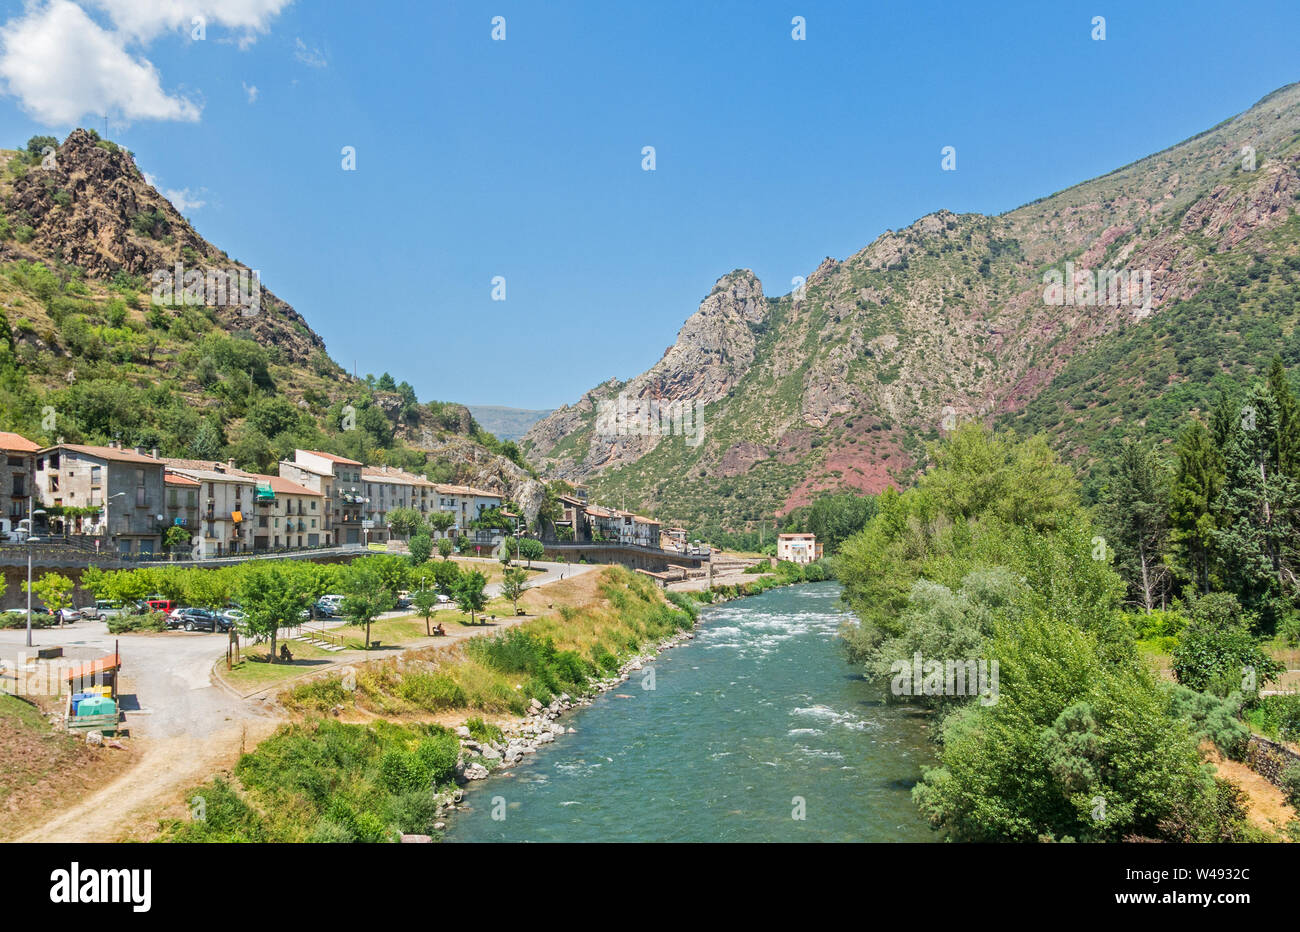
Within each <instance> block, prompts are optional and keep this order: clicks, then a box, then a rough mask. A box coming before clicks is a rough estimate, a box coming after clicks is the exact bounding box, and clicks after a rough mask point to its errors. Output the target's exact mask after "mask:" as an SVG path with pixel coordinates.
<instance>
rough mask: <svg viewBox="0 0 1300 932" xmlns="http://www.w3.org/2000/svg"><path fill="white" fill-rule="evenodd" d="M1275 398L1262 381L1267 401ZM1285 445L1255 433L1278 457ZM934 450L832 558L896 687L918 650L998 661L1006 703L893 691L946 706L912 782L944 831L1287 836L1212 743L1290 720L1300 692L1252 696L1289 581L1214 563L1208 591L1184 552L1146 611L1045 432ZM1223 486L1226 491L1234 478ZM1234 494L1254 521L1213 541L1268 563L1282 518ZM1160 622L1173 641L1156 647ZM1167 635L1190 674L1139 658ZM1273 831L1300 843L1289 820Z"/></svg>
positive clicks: (990, 836)
mask: <svg viewBox="0 0 1300 932" xmlns="http://www.w3.org/2000/svg"><path fill="white" fill-rule="evenodd" d="M1263 394H1264V390H1263V389H1258V388H1257V389H1254V390H1252V394H1251V395H1250V398H1251V399H1253V401H1254V402H1255V403H1257V404H1259V405H1260V406H1261V408H1260V410H1261V411H1262V410H1264V408H1265V407H1266V403H1265V401H1264V397H1263ZM1261 423H1262V422H1261ZM1191 430H1192V431H1193V435H1195V431H1196V428H1195V427H1193V428H1191ZM1270 437H1271V435H1269V436H1263V437H1260V438H1256V439H1259V440H1261V443H1262V444H1263V445H1262V446H1261V447H1260V451H1261V455H1264V456H1265V457H1267V454H1268V450H1269V444H1268V442H1267V441H1268V440H1269V439H1270ZM1236 442H1237V441H1229V443H1228V446H1229V448H1230V449H1235V448H1234V447H1233V444H1234V443H1236ZM1241 455H1244V454H1241ZM930 456H931V461H932V465H931V468H930V469H929V470H928V471H927V472H926V473H925V474H924V475H923V476H922V477H921V478H920V480H919V481H918V482H917V483H916V484H915V485H914V486H913V487H912V488H909V489H907V490H906V491H904V492H901V493H900V492H896V491H894V490H887V491H886V492H885V493H884V494H882V495H881V496H880V497H879V500H878V512H877V514H876V515H875V517H873V518H872V519H871V521H870V522H869V523H868V525H867V527H866V528H865V529H864V530H863V531H862V532H861V533H859V534H858V535H856V536H854V537H853V538H851V539H850V540H849V541H848V542H847V543H846V544H845V545H844V547H843V548H842V551H841V555H840V557H839V558H838V560H837V569H838V574H839V578H840V580H841V581H842V583H843V585H844V597H845V599H846V600H847V602H848V603H849V604H850V605H851V606H852V607H853V608H854V610H855V611H856V613H857V616H858V619H859V620H858V621H857V622H856V623H854V624H851V625H850V626H849V627H848V628H847V629H846V630H845V632H844V640H845V643H846V646H847V649H848V652H849V654H850V656H851V658H852V659H853V660H855V661H856V662H858V663H861V664H862V665H863V666H864V667H865V669H866V671H867V673H868V676H869V677H871V678H873V679H876V680H877V681H878V682H880V683H881V684H882V685H884V686H885V687H887V688H888V687H889V685H890V678H889V677H890V671H891V667H892V665H893V664H894V663H895V662H899V661H903V662H907V663H910V662H911V660H912V658H913V656H914V655H915V653H917V652H919V653H921V654H922V655H923V656H924V657H927V658H941V659H953V660H960V661H966V660H971V659H987V660H994V659H996V660H997V661H998V663H999V665H1000V679H1001V683H1000V693H999V695H998V697H997V701H996V702H993V703H991V704H985V703H982V702H980V701H977V700H974V699H973V698H971V697H963V696H954V695H944V694H942V693H943V692H944V690H942V689H938V690H935V691H934V692H935V694H933V695H911V696H906V697H900V698H902V699H903V701H906V702H910V703H914V704H918V705H921V706H925V707H929V708H931V709H933V710H934V712H935V714H936V715H938V716H940V726H939V728H938V729H936V732H937V740H938V745H939V748H938V760H939V765H938V766H937V767H934V768H932V769H929V770H928V771H926V773H925V774H924V777H923V779H922V780H921V782H920V783H919V784H918V785H917V786H916V788H915V789H914V791H913V797H914V799H915V801H916V803H917V805H918V806H919V807H920V809H921V810H922V811H923V812H924V813H925V814H926V815H927V816H928V817H929V819H930V820H931V822H932V824H933V825H935V826H936V827H937V828H939V829H940V830H942V831H943V832H945V833H946V834H947V835H948V836H949V837H951V838H953V839H957V840H974V841H993V840H1015V841H1034V840H1041V841H1071V840H1073V841H1119V840H1124V839H1135V838H1157V839H1162V840H1168V841H1251V840H1265V839H1269V838H1271V837H1273V836H1272V835H1270V834H1269V833H1268V832H1266V831H1263V830H1261V829H1259V828H1257V827H1255V826H1253V825H1252V824H1251V823H1250V822H1249V821H1248V819H1247V815H1246V809H1245V800H1244V798H1243V795H1242V793H1241V791H1240V790H1239V789H1238V788H1237V787H1236V786H1235V785H1233V784H1231V783H1229V782H1228V781H1226V780H1224V779H1222V778H1219V777H1217V776H1216V775H1215V773H1214V771H1213V768H1212V767H1211V766H1210V765H1208V764H1207V763H1206V762H1205V760H1204V754H1203V750H1204V749H1205V748H1207V747H1209V746H1210V745H1213V746H1215V747H1217V749H1218V750H1219V751H1220V752H1221V753H1222V754H1224V755H1225V756H1227V757H1229V758H1232V757H1237V758H1240V757H1241V756H1242V754H1243V752H1244V750H1245V746H1246V741H1247V738H1248V735H1249V732H1248V728H1247V725H1246V724H1245V722H1243V720H1242V714H1241V713H1242V709H1243V708H1245V709H1247V710H1249V711H1247V713H1246V717H1247V719H1248V720H1250V721H1251V722H1259V723H1261V724H1264V723H1272V724H1273V726H1274V728H1275V729H1281V728H1283V727H1294V722H1295V717H1294V705H1293V703H1292V701H1291V700H1294V699H1295V698H1296V697H1294V696H1292V697H1269V698H1265V699H1261V698H1260V697H1259V696H1258V690H1259V689H1260V688H1262V686H1263V685H1264V684H1265V683H1266V682H1267V681H1268V680H1269V679H1271V678H1272V677H1274V676H1275V675H1276V674H1277V672H1278V669H1279V668H1278V665H1277V664H1276V663H1275V662H1274V661H1272V660H1271V658H1270V656H1269V654H1268V652H1267V651H1266V650H1265V649H1264V647H1265V644H1266V641H1267V639H1268V638H1269V637H1271V636H1272V634H1273V632H1274V630H1275V629H1276V627H1277V626H1279V625H1283V626H1285V625H1287V624H1289V619H1291V618H1293V617H1294V615H1293V613H1294V611H1295V607H1296V606H1295V588H1294V585H1293V584H1290V585H1288V584H1287V582H1286V579H1287V577H1286V576H1285V575H1282V576H1280V577H1278V581H1277V584H1276V585H1275V586H1274V587H1273V588H1271V589H1270V588H1268V587H1263V588H1261V587H1260V585H1259V583H1258V577H1249V578H1243V577H1241V576H1238V575H1235V574H1233V573H1224V574H1222V575H1219V574H1216V573H1211V574H1210V575H1209V577H1208V585H1207V584H1206V580H1207V577H1206V575H1205V573H1204V572H1203V571H1198V570H1197V569H1196V567H1197V565H1198V564H1196V563H1195V562H1194V561H1193V562H1191V563H1187V564H1184V566H1185V567H1186V568H1185V569H1180V565H1179V564H1178V563H1177V562H1172V565H1170V566H1168V567H1167V572H1168V573H1169V574H1170V575H1171V577H1172V578H1173V579H1175V580H1177V579H1180V578H1181V579H1182V580H1183V581H1184V582H1186V583H1188V584H1189V585H1188V588H1187V589H1186V590H1185V591H1184V592H1183V595H1182V597H1181V598H1180V599H1179V600H1177V601H1176V602H1174V603H1173V604H1172V605H1170V606H1168V607H1167V608H1166V609H1165V610H1163V611H1161V610H1159V609H1156V610H1153V611H1148V609H1147V606H1146V605H1141V603H1139V604H1140V605H1141V607H1140V609H1138V610H1134V609H1133V608H1130V607H1129V606H1131V605H1132V604H1133V602H1132V600H1127V599H1126V597H1127V596H1131V595H1132V594H1133V589H1134V583H1135V576H1134V574H1133V572H1132V567H1133V565H1134V562H1133V561H1134V554H1133V552H1131V550H1130V549H1129V548H1130V547H1134V546H1136V545H1135V544H1134V543H1133V542H1132V541H1133V538H1132V537H1131V536H1126V535H1123V534H1120V535H1118V536H1117V537H1116V538H1115V539H1114V540H1113V541H1112V540H1111V539H1109V538H1107V537H1105V536H1104V534H1103V532H1102V528H1101V526H1099V525H1098V524H1097V523H1095V522H1094V519H1093V517H1092V515H1091V514H1090V513H1089V511H1088V510H1087V509H1086V508H1085V506H1084V503H1083V497H1082V494H1081V487H1080V483H1079V482H1078V480H1077V479H1076V478H1075V477H1074V475H1073V474H1072V472H1071V470H1070V469H1068V468H1067V467H1065V466H1064V465H1063V464H1061V463H1060V462H1058V461H1057V459H1056V457H1055V456H1054V455H1053V453H1052V452H1051V451H1050V449H1049V448H1048V446H1047V444H1046V441H1045V439H1044V438H1042V437H1032V438H1028V439H1021V438H1018V437H1016V436H1015V435H1014V434H1012V433H999V434H993V433H991V432H989V431H988V430H987V429H986V428H984V427H982V426H980V425H978V424H976V423H968V424H965V425H962V426H960V427H959V428H958V429H957V430H956V431H955V432H954V433H953V434H952V435H951V436H950V437H949V438H947V439H946V440H945V441H943V442H940V443H939V444H937V445H935V446H934V447H933V448H932V449H931V451H930ZM1246 472H1249V470H1246ZM1269 474H1270V470H1268V469H1266V470H1265V473H1264V475H1265V476H1268V475H1269ZM1243 481H1244V480H1243ZM1270 487H1273V486H1270ZM1222 488H1224V489H1225V491H1224V492H1223V493H1222V495H1223V499H1222V501H1223V502H1225V503H1226V502H1228V501H1230V500H1231V498H1232V496H1233V495H1234V494H1236V493H1238V492H1239V491H1240V489H1239V488H1237V489H1233V488H1231V484H1229V486H1224V487H1222ZM1115 494H1117V495H1118V488H1116V489H1115ZM1214 501H1215V502H1218V501H1219V499H1215V500H1214ZM1257 504H1258V501H1257ZM1126 507H1127V506H1126ZM1223 507H1225V508H1227V509H1228V511H1227V512H1226V514H1227V515H1230V516H1236V517H1237V518H1238V519H1240V521H1241V523H1242V526H1241V527H1238V528H1237V532H1236V533H1227V534H1224V535H1222V536H1221V537H1217V538H1215V539H1216V540H1218V541H1219V542H1220V544H1221V545H1222V546H1223V547H1224V548H1226V547H1229V546H1232V547H1236V548H1237V551H1236V558H1238V559H1241V560H1246V559H1247V557H1248V556H1250V557H1251V558H1252V559H1251V562H1252V565H1257V564H1260V562H1261V561H1264V560H1265V558H1266V557H1267V555H1268V553H1269V550H1268V547H1269V542H1270V540H1271V538H1270V537H1269V535H1265V534H1256V535H1253V536H1252V535H1251V534H1249V533H1246V529H1249V528H1250V527H1252V526H1256V525H1259V524H1262V523H1263V522H1265V521H1266V520H1268V519H1267V518H1266V517H1265V513H1266V509H1260V508H1258V507H1257V508H1256V509H1255V512H1254V517H1253V518H1252V517H1250V516H1249V515H1246V514H1245V512H1243V511H1233V510H1231V508H1230V507H1229V506H1228V505H1227V504H1224V506H1223ZM1126 513H1127V514H1129V515H1132V514H1142V513H1144V512H1142V511H1141V510H1140V509H1138V510H1137V511H1134V510H1133V509H1131V508H1130V509H1128V511H1127V512H1126ZM1114 518H1115V515H1114V514H1113V513H1111V515H1110V517H1109V518H1106V517H1105V516H1103V524H1104V523H1106V521H1108V520H1112V521H1113V520H1114ZM1273 519H1274V520H1281V519H1280V517H1279V516H1278V515H1277V514H1276V512H1275V513H1274V514H1273ZM1287 520H1294V512H1293V511H1292V512H1291V517H1290V518H1289V519H1287ZM1202 523H1204V522H1202ZM1219 526H1222V527H1224V528H1225V529H1227V528H1230V527H1232V526H1233V525H1232V522H1231V521H1229V520H1225V521H1224V522H1223V523H1222V524H1221V525H1219ZM1292 540H1293V541H1294V537H1292ZM1218 552H1220V553H1221V554H1222V557H1223V559H1227V558H1228V552H1227V551H1226V550H1222V551H1218ZM1216 565H1218V564H1217V563H1216ZM1268 565H1271V563H1270V564H1268ZM1234 586H1236V587H1238V588H1237V589H1236V591H1233V587H1234ZM1239 600H1240V601H1239ZM1243 604H1247V605H1250V606H1252V607H1253V608H1255V609H1257V610H1254V611H1243V608H1242V606H1243ZM1155 630H1158V631H1159V632H1160V636H1161V637H1165V638H1168V639H1167V640H1163V641H1156V642H1153V640H1152V637H1153V634H1152V633H1153V631H1155ZM1171 649H1172V657H1173V663H1172V665H1173V670H1174V673H1175V675H1176V678H1177V680H1178V682H1177V683H1169V682H1162V681H1161V679H1160V678H1159V677H1158V676H1157V675H1156V674H1155V673H1154V672H1153V669H1152V666H1151V665H1150V664H1148V662H1147V660H1146V658H1147V657H1149V656H1151V654H1152V652H1153V651H1154V652H1159V651H1162V650H1163V651H1166V652H1167V651H1169V650H1171ZM1244 673H1249V674H1252V675H1253V680H1254V682H1250V681H1249V680H1250V679H1251V677H1246V680H1247V681H1245V682H1243V674H1244ZM891 698H892V696H891ZM1286 710H1292V711H1290V712H1288V711H1286ZM1284 722H1289V723H1291V724H1289V725H1284V724H1283V723H1284ZM1291 736H1292V738H1293V739H1294V737H1295V733H1294V732H1291ZM1291 798H1292V802H1293V803H1294V802H1296V801H1297V799H1296V796H1295V794H1294V793H1293V794H1292V797H1291ZM1278 828H1279V830H1280V831H1281V832H1284V833H1287V834H1290V835H1292V836H1293V837H1294V836H1296V835H1297V831H1296V830H1297V823H1296V821H1295V820H1292V822H1291V823H1290V824H1289V825H1288V826H1279V827H1278Z"/></svg>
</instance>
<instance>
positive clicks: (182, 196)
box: [163, 188, 208, 214]
mask: <svg viewBox="0 0 1300 932" xmlns="http://www.w3.org/2000/svg"><path fill="white" fill-rule="evenodd" d="M163 197H165V198H167V200H169V201H171V202H172V206H173V207H175V208H176V210H177V211H179V212H180V213H182V214H183V213H185V212H186V211H187V210H198V209H199V208H200V207H203V206H204V205H206V204H207V203H208V202H207V201H205V200H201V199H200V198H199V196H198V195H197V194H196V193H195V192H193V191H191V190H190V189H189V188H181V189H180V190H179V191H172V190H167V191H164V192H163Z"/></svg>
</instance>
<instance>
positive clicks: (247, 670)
mask: <svg viewBox="0 0 1300 932" xmlns="http://www.w3.org/2000/svg"><path fill="white" fill-rule="evenodd" d="M280 644H288V645H289V652H290V653H291V654H293V662H292V663H267V662H266V660H265V658H266V655H267V652H268V651H270V649H271V646H270V644H258V645H257V646H256V647H249V648H246V649H244V650H242V651H241V652H240V653H241V657H242V659H241V660H240V661H239V663H237V664H235V666H234V667H233V668H232V669H230V670H227V669H226V668H225V664H224V663H219V664H217V673H218V674H219V675H220V676H222V677H224V678H225V680H226V682H227V683H229V684H230V685H231V686H233V687H235V688H236V689H238V690H239V691H240V692H249V691H251V690H255V689H257V688H259V687H263V686H273V685H275V684H276V683H282V682H284V681H285V680H290V679H293V678H294V677H295V676H301V675H302V674H304V673H310V672H311V670H312V669H313V668H315V667H321V666H324V665H325V664H327V663H333V662H334V661H336V660H337V659H338V657H337V655H336V654H333V653H331V652H330V651H327V650H321V649H320V648H319V647H314V646H312V645H311V644H307V643H305V642H303V641H295V640H292V639H289V640H284V639H281V640H280V641H279V642H277V644H276V647H277V648H278V647H279V645H280Z"/></svg>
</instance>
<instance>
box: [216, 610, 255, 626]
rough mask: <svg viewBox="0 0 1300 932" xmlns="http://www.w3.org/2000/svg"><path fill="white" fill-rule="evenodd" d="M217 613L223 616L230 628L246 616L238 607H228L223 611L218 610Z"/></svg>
mask: <svg viewBox="0 0 1300 932" xmlns="http://www.w3.org/2000/svg"><path fill="white" fill-rule="evenodd" d="M217 614H218V615H220V616H221V617H222V618H224V619H225V620H226V622H227V624H229V625H230V626H231V627H232V628H233V627H235V626H236V625H238V624H240V623H241V622H242V621H243V620H244V619H245V618H247V617H248V613H247V612H245V611H243V610H242V609H238V608H228V609H226V610H225V611H224V612H218V613H217Z"/></svg>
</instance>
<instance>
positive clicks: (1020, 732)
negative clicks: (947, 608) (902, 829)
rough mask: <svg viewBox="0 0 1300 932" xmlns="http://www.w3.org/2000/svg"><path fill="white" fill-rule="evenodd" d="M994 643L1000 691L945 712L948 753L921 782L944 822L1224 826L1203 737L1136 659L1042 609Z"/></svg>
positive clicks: (1013, 833) (1076, 831)
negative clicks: (1112, 654) (1118, 657)
mask: <svg viewBox="0 0 1300 932" xmlns="http://www.w3.org/2000/svg"><path fill="white" fill-rule="evenodd" d="M989 652H990V655H991V656H993V657H996V658H998V660H999V665H1000V667H999V678H1000V684H999V694H998V696H997V700H996V701H995V702H993V703H991V704H987V705H986V704H982V703H978V702H976V703H969V704H967V705H964V706H962V707H961V708H960V709H958V710H957V711H956V712H954V713H953V714H952V715H950V716H948V717H947V718H946V719H945V720H944V723H943V742H942V744H941V750H940V752H939V760H940V766H938V767H936V768H933V769H930V770H927V771H926V772H925V774H924V776H923V779H922V781H921V783H920V784H918V785H917V786H916V788H915V789H914V790H913V797H914V798H915V799H916V801H917V803H918V805H919V806H920V808H921V810H922V812H924V813H925V814H926V815H927V816H928V817H929V818H930V820H931V822H932V823H933V824H934V825H935V826H936V827H938V828H940V829H942V830H944V831H945V832H946V833H947V834H948V835H949V836H950V837H952V838H955V839H960V840H969V841H994V840H997V841H1009V840H1011V841H1037V840H1056V841H1065V840H1069V839H1072V840H1076V841H1119V840H1121V839H1123V838H1125V837H1127V836H1129V835H1140V836H1147V837H1155V838H1167V839H1169V840H1178V841H1184V840H1188V841H1190V840H1197V841H1208V840H1218V839H1219V837H1220V835H1221V834H1222V832H1223V828H1222V826H1221V825H1220V824H1219V820H1218V819H1217V818H1216V816H1215V811H1216V808H1217V806H1218V804H1219V800H1218V797H1217V788H1216V784H1215V783H1214V782H1213V780H1212V779H1211V778H1210V777H1209V776H1208V775H1207V774H1206V773H1205V772H1204V771H1203V769H1202V767H1201V760H1200V754H1199V752H1198V750H1197V747H1196V738H1195V737H1194V736H1193V734H1192V733H1191V730H1190V728H1189V726H1188V724H1187V723H1186V722H1183V721H1180V720H1178V719H1176V718H1174V717H1173V715H1172V714H1171V707H1170V698H1169V694H1168V693H1167V692H1166V691H1165V690H1163V689H1161V688H1160V687H1159V685H1158V684H1157V683H1156V682H1155V681H1154V679H1153V678H1152V676H1151V674H1150V672H1149V671H1148V670H1147V669H1146V667H1145V666H1144V665H1143V663H1142V662H1141V661H1140V660H1136V659H1134V660H1132V661H1128V662H1122V663H1119V664H1115V663H1109V662H1106V661H1104V660H1102V659H1101V658H1100V657H1099V656H1098V653H1097V650H1096V645H1095V643H1094V641H1093V639H1092V638H1091V637H1090V636H1089V635H1088V634H1087V633H1085V632H1083V631H1081V630H1079V629H1078V628H1077V627H1075V626H1073V625H1071V624H1069V623H1068V622H1066V621H1063V620H1061V619H1058V618H1053V617H1051V616H1050V615H1041V614H1034V615H1030V616H1027V617H1024V618H1021V619H1019V620H1018V622H1017V623H1016V624H1015V625H1007V626H1004V627H1001V628H1000V629H999V632H998V635H997V637H996V638H995V639H994V642H993V643H992V644H991V646H990V651H989ZM1234 815H1235V818H1234V819H1233V824H1234V825H1235V826H1238V827H1239V826H1240V825H1241V824H1242V822H1243V820H1242V818H1241V813H1240V812H1236V813H1234Z"/></svg>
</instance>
